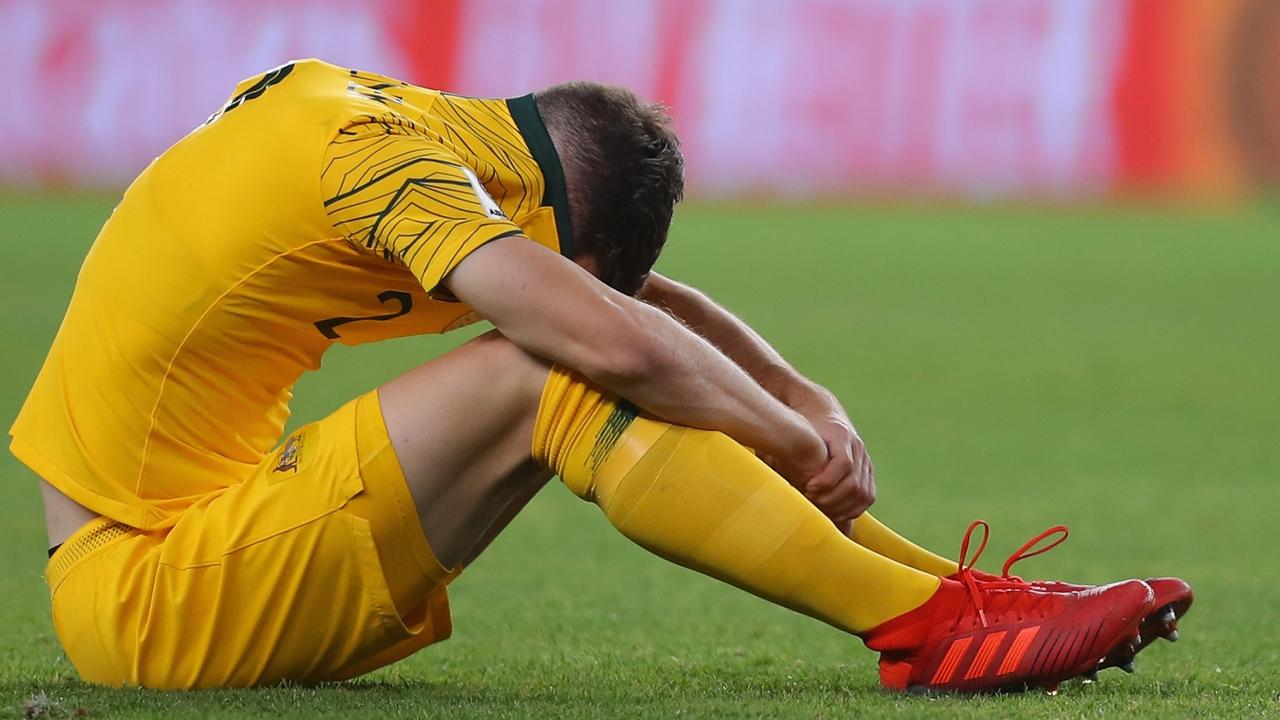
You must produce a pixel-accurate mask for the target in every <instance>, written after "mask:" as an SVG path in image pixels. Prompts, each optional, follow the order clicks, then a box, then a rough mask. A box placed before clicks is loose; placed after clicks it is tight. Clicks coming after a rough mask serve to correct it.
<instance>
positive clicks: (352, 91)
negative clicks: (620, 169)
mask: <svg viewBox="0 0 1280 720" xmlns="http://www.w3.org/2000/svg"><path fill="white" fill-rule="evenodd" d="M517 233H520V234H523V235H524V236H526V237H528V238H530V239H532V240H533V241H535V242H538V243H540V244H542V245H545V246H547V247H549V248H551V249H553V250H557V251H560V252H562V253H563V254H565V255H567V256H571V255H572V248H571V245H570V230H569V223H568V206H567V202H566V198H565V188H564V177H563V172H562V169H561V166H560V161H559V159H558V158H557V156H556V152H555V149H554V147H553V146H552V144H551V139H550V137H549V136H548V134H547V131H546V128H545V127H544V126H543V124H542V121H541V119H540V117H539V115H538V111H537V109H536V107H535V105H534V102H533V96H532V95H529V96H525V97H521V98H513V99H507V100H493V99H483V98H468V97H461V96H457V95H451V94H448V93H442V92H439V91H436V90H429V89H425V88H421V87H415V86H412V85H409V84H407V83H404V82H401V81H399V80H395V79H392V78H388V77H384V76H381V75H375V74H370V73H365V72H359V71H356V70H349V69H346V68H340V67H336V66H333V65H330V64H328V63H324V62H321V61H318V60H303V61H296V62H292V63H289V64H286V65H282V66H281V67H279V68H276V69H274V70H271V71H270V72H267V73H266V74H264V75H262V76H260V77H257V78H251V79H249V80H246V81H244V82H243V83H241V84H240V85H239V86H238V87H237V88H236V89H235V92H234V94H233V95H232V97H231V98H230V99H229V100H228V102H227V103H226V104H225V106H224V107H223V108H222V109H221V110H219V111H218V112H217V113H215V114H214V115H213V116H212V117H211V118H209V120H208V121H207V122H206V123H205V124H204V125H202V126H200V127H199V128H197V129H196V130H194V131H193V132H192V133H190V134H189V135H187V136H186V137H184V138H183V139H182V140H180V141H178V143H177V144H175V145H174V146H173V147H171V148H170V149H169V150H168V151H166V152H165V153H164V154H162V155H161V156H160V157H159V158H157V159H156V160H155V161H154V162H152V163H151V165H150V166H149V167H147V169H146V170H145V171H143V173H142V174H141V175H140V176H139V177H138V178H137V180H135V181H134V182H133V184H132V185H131V186H130V187H129V189H128V190H127V191H126V192H125V194H124V197H123V199H122V200H121V201H120V204H119V205H118V206H117V207H116V209H115V211H114V212H113V213H112V215H111V217H110V219H109V220H108V221H107V222H106V224H105V225H104V226H103V228H102V230H101V232H100V233H99V235H98V237H97V239H96V240H95V242H94V244H93V247H92V248H91V249H90V250H89V254H88V256H87V257H86V258H85V261H84V265H83V267H82V268H81V270H80V274H79V277H78V279H77V281H76V288H75V292H74V294H73V296H72V298H71V303H70V306H69V307H68V309H67V313H66V316H65V317H64V319H63V321H62V326H61V328H60V329H59V331H58V334H57V337H56V338H55V340H54V343H53V347H52V348H51V350H50V351H49V355H48V357H47V358H46V360H45V363H44V366H43V367H42V369H41V371H40V374H39V375H38V377H37V378H36V381H35V385H34V387H33V388H32V389H31V393H30V395H29V396H28V397H27V400H26V403H25V404H24V405H23V408H22V410H21V412H20V413H19V415H18V418H17V420H16V421H15V423H14V425H13V427H12V428H11V430H10V434H11V435H12V444H11V449H12V451H13V453H14V455H16V456H17V457H18V458H19V459H20V460H22V461H23V462H24V463H26V464H27V465H28V466H29V467H31V468H32V469H33V470H34V471H35V472H36V473H37V474H39V475H40V476H41V477H43V478H44V479H45V480H46V481H47V482H49V483H50V484H52V485H53V486H54V487H56V488H58V489H59V490H61V491H62V492H63V493H65V494H66V495H68V496H69V497H71V498H72V499H74V500H75V501H76V502H78V503H80V504H81V505H83V506H85V507H87V508H89V509H90V510H92V511H94V512H96V513H98V514H101V515H103V516H106V517H109V518H112V519H114V520H116V521H119V522H121V523H124V524H127V525H130V526H133V527H137V528H141V529H155V528H162V527H167V526H169V525H171V524H172V523H173V522H175V521H176V516H177V514H178V513H180V512H181V511H182V510H184V509H186V508H187V507H189V506H190V505H191V504H192V503H194V502H195V501H196V500H197V499H199V498H202V497H205V496H208V495H209V494H210V493H216V492H218V491H220V490H222V489H225V488H226V487H228V486H230V485H232V484H235V483H237V482H240V481H241V480H242V479H243V478H245V477H247V476H248V475H249V474H250V473H251V472H252V471H253V469H254V468H255V466H257V465H258V463H259V462H260V461H261V460H262V459H263V457H264V456H265V454H266V453H267V452H269V451H270V450H271V448H272V447H273V446H274V445H275V443H276V442H277V441H278V440H279V438H280V436H281V434H282V433H283V430H284V426H285V421H286V420H287V418H288V416H289V401H290V399H291V397H292V387H293V385H294V383H295V382H296V381H297V379H298V378H299V376H301V374H302V373H303V372H305V371H307V370H314V369H316V368H317V367H319V366H320V359H321V356H322V355H323V354H324V352H325V351H326V350H327V349H328V348H329V347H330V346H332V345H333V344H334V343H344V344H349V345H354V344H359V343H365V342H370V341H375V340H382V339H384V338H392V337H399V336H404V335H412V334H419V333H436V332H446V331H448V330H451V329H453V328H455V327H459V326H461V325H464V324H467V323H468V322H471V321H473V320H475V319H476V318H475V315H474V313H472V311H471V309H470V308H468V307H466V306H465V305H463V304H461V303H458V302H456V301H453V300H452V298H450V297H449V296H448V293H447V292H444V289H443V288H438V287H437V286H438V285H439V283H440V281H441V279H442V278H444V277H445V276H446V275H447V274H448V273H449V271H450V270H451V269H452V268H453V267H455V266H456V265H457V264H458V263H459V262H460V261H461V260H462V259H463V258H465V257H466V256H467V254H468V253H470V252H471V251H473V250H475V249H476V248H478V247H480V246H481V245H483V244H484V243H486V242H489V241H490V240H493V239H495V238H499V237H503V236H507V235H513V234H517Z"/></svg>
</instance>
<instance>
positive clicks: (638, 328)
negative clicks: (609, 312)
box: [581, 310, 663, 391]
mask: <svg viewBox="0 0 1280 720" xmlns="http://www.w3.org/2000/svg"><path fill="white" fill-rule="evenodd" d="M639 314H641V315H644V314H647V313H646V312H645V311H643V310H642V311H641V312H640V313H639ZM590 355H591V357H590V358H589V359H588V360H587V362H586V363H585V364H584V366H583V367H582V368H581V370H582V372H583V374H585V375H586V376H587V377H589V378H591V379H592V380H594V381H596V382H598V383H600V384H601V385H604V386H605V387H608V388H610V389H613V390H615V391H619V390H625V389H626V388H630V387H635V386H636V385H641V384H644V383H646V382H648V381H649V380H650V379H652V378H653V377H655V376H657V375H660V374H661V373H662V372H663V356H662V353H661V351H660V348H658V347H657V344H656V343H655V342H654V341H653V338H652V337H651V333H650V332H648V330H647V328H646V323H645V319H644V318H643V317H634V316H632V313H621V314H620V316H619V317H618V318H617V319H616V321H615V322H613V323H611V326H610V328H609V331H608V332H606V333H601V334H600V335H597V336H596V337H595V338H594V341H593V342H592V351H591V353H590Z"/></svg>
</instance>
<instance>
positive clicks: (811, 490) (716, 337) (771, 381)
mask: <svg viewBox="0 0 1280 720" xmlns="http://www.w3.org/2000/svg"><path fill="white" fill-rule="evenodd" d="M640 298H641V299H642V300H644V301H645V302H648V303H651V304H653V305H656V306H657V307H660V308H663V309H665V310H667V311H668V312H670V313H671V314H672V315H674V316H676V317H678V318H680V320H681V321H682V322H684V323H685V324H686V325H687V326H688V327H689V328H690V329H691V330H693V331H694V332H696V333H698V334H699V335H701V336H702V337H704V338H706V339H707V340H708V341H710V342H711V343H712V344H713V345H715V346H716V347H718V348H720V350H721V351H723V352H724V353H725V354H726V355H728V356H729V357H730V358H731V359H732V360H733V361H734V362H735V363H737V364H738V365H739V366H740V367H742V369H743V370H745V371H746V372H747V373H748V374H749V375H751V377H753V378H755V380H756V381H757V382H759V383H760V385H761V386H763V387H764V388H765V389H766V390H768V391H769V392H770V394H772V395H773V396H774V397H776V398H778V399H779V400H780V401H782V402H783V403H785V404H786V405H787V406H788V407H790V408H792V409H794V410H796V411H797V412H799V413H800V414H801V415H803V416H804V417H805V418H806V419H807V420H808V421H809V422H810V423H811V424H812V425H813V427H814V430H815V431H816V432H818V434H819V435H821V436H822V439H823V441H824V443H825V444H826V446H827V452H828V455H829V459H828V462H827V464H826V466H825V467H824V468H823V469H822V471H820V472H819V473H817V474H816V475H815V476H814V477H813V478H811V479H810V480H809V482H808V483H807V484H806V485H805V486H804V488H803V489H804V491H805V494H806V495H807V496H808V497H809V499H810V500H812V501H813V502H814V504H815V505H817V506H818V507H819V508H821V509H822V510H823V511H824V512H826V513H827V514H828V515H829V516H830V517H831V518H832V519H833V520H835V521H837V522H844V521H846V520H849V519H851V518H854V517H857V516H858V515H861V514H862V512H863V511H865V510H866V509H867V508H868V507H870V506H871V504H872V503H874V502H875V492H876V486H875V469H874V467H873V466H872V464H871V458H870V456H869V455H868V454H867V449H866V446H865V445H864V444H863V442H862V438H861V437H859V436H858V432H857V430H855V429H854V427H853V423H851V422H850V421H849V416H848V414H847V413H846V412H845V410H844V408H843V407H842V406H841V404H840V401H839V400H838V399H836V397H835V395H833V394H832V393H831V392H829V391H828V390H827V389H826V388H824V387H822V386H821V385H818V384H817V383H815V382H813V381H811V380H809V379H808V378H806V377H805V376H803V375H801V374H800V373H799V372H798V371H797V370H796V369H795V368H794V367H792V366H791V364H790V363H788V362H787V361H786V360H785V359H783V357H782V355H781V354H779V353H778V351H777V350H775V349H774V348H773V346H771V345H770V344H769V343H768V341H766V340H765V339H764V338H763V337H761V336H760V334H759V333H757V332H756V331H755V330H753V329H751V327H750V326H748V325H747V324H746V323H744V322H743V321H742V320H740V319H738V318H737V317H736V316H734V315H733V313H731V312H729V311H728V310H726V309H724V308H723V307H721V306H720V305H719V304H717V303H716V302H715V301H714V300H712V299H711V298H709V297H708V296H707V295H706V294H704V293H702V292H701V291H699V290H697V289H695V288H693V287H690V286H688V285H685V284H683V283H680V282H676V281H675V280H671V279H670V278H666V277H663V276H661V275H659V274H657V273H650V274H649V278H648V280H647V281H646V282H645V285H644V287H643V288H642V289H641V290H640Z"/></svg>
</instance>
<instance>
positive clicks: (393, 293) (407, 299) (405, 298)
mask: <svg viewBox="0 0 1280 720" xmlns="http://www.w3.org/2000/svg"><path fill="white" fill-rule="evenodd" d="M378 302H380V303H382V304H383V305H386V304H387V303H390V302H395V303H398V304H399V305H400V307H399V308H398V309H397V310H396V311H395V312H389V313H387V314H385V315H370V316H368V317H332V318H328V319H327V320H317V321H316V329H317V330H319V331H320V334H321V335H323V336H325V337H327V338H329V339H330V340H337V339H338V338H339V337H340V336H339V335H338V326H339V325H346V324H347V323H350V322H359V321H361V320H375V321H380V322H381V321H386V320H394V319H396V318H398V317H400V316H401V315H405V314H407V313H408V312H409V311H410V310H412V309H413V296H412V295H410V294H409V293H407V292H401V291H399V290H384V291H382V292H380V293H378Z"/></svg>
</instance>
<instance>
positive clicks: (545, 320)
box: [444, 236, 826, 483]
mask: <svg viewBox="0 0 1280 720" xmlns="http://www.w3.org/2000/svg"><path fill="white" fill-rule="evenodd" d="M444 284H445V285H446V286H447V287H448V288H449V290H450V291H451V292H452V293H453V294H454V295H456V296H457V297H458V298H459V299H460V300H462V301H463V302H465V303H467V304H468V305H470V306H471V307H472V308H473V309H475V310H476V311H477V312H479V313H480V314H481V315H482V316H484V317H485V318H487V319H488V320H489V321H490V322H492V323H493V324H494V326H495V327H496V328H497V329H498V330H499V331H501V332H502V334H503V335H505V336H506V337H507V338H508V339H510V340H511V341H512V342H514V343H516V344H517V345H519V346H520V347H522V348H524V349H525V350H527V351H529V352H531V353H533V354H535V355H539V356H541V357H545V358H548V359H550V360H553V361H555V362H558V363H561V364H563V365H566V366H568V367H571V368H573V369H575V370H578V371H579V372H581V373H582V374H583V375H585V376H587V377H588V378H590V379H591V380H593V381H595V382H597V383H599V384H600V385H603V386H604V387H607V388H609V389H610V390H612V391H613V392H615V393H617V394H618V395H620V396H623V397H626V398H627V399H628V400H631V401H632V402H634V403H636V404H637V405H639V406H640V407H642V408H644V409H645V410H648V411H650V412H652V413H654V414H656V415H658V416H660V417H663V418H665V419H667V420H669V421H671V422H675V423H679V424H682V425H690V426H693V427H700V428H706V429H711V430H719V431H721V432H724V433H725V434H726V435H729V436H730V437H732V438H734V439H735V440H737V441H738V442H741V443H743V444H744V445H747V446H749V447H752V448H756V449H758V450H760V451H762V452H765V453H767V454H769V455H771V456H773V457H775V458H776V459H777V460H778V461H779V463H780V470H782V471H783V473H784V474H785V475H787V477H788V479H790V480H792V481H793V482H797V483H803V482H804V481H805V480H807V479H808V478H809V477H810V476H811V475H812V474H813V473H815V472H817V471H818V470H819V469H821V468H822V467H823V464H824V462H825V456H826V451H825V449H824V446H823V442H822V440H821V438H820V437H819V436H818V435H817V433H816V432H815V431H814V430H813V428H812V426H811V425H810V423H809V422H807V421H806V420H805V419H804V418H803V417H801V416H800V414H799V413H797V412H796V411H794V410H792V409H791V408H789V407H787V406H786V405H785V404H783V403H782V402H780V401H778V400H777V399H776V398H775V397H774V396H772V395H771V394H770V393H769V392H767V391H766V390H765V389H764V388H762V387H761V386H760V385H759V384H758V383H757V382H756V381H755V380H753V379H752V378H751V376H750V375H748V374H747V373H746V372H745V371H744V370H743V369H742V368H741V367H739V366H738V365H737V364H735V363H734V362H733V361H732V360H730V359H729V358H727V357H725V356H724V355H723V354H722V353H721V352H719V351H718V350H716V348H715V347H713V346H712V345H711V344H710V343H708V342H707V341H706V340H704V339H703V338H701V337H699V336H698V335H696V334H695V333H693V332H691V331H689V330H688V329H687V328H685V327H684V326H683V325H681V324H680V323H679V322H676V321H675V320H673V319H672V318H670V317H669V316H668V315H667V314H666V313H664V312H662V311H661V310H658V309H657V308H654V307H652V306H650V305H648V304H646V303H643V302H640V301H639V300H636V299H634V298H631V297H627V296H626V295H623V294H621V293H619V292H617V291H615V290H612V289H611V288H609V287H608V286H606V285H604V284H603V283H601V282H600V281H598V280H596V279H595V278H594V277H592V276H591V275H590V274H589V273H587V271H585V270H583V269H582V268H580V267H578V266H577V265H575V264H573V263H571V262H569V261H567V260H565V259H564V258H562V257H560V256H558V255H556V254H555V253H554V252H552V251H550V250H548V249H546V248H544V247H542V246H540V245H538V244H536V243H533V242H530V241H529V240H528V239H526V238H523V237H518V236H512V237H506V238H500V239H498V240H494V241H492V242H490V243H488V244H487V245H485V246H483V247H481V248H479V249H477V250H475V251H474V252H472V253H471V254H470V255H468V256H467V257H466V258H465V259H464V260H463V261H462V262H461V263H460V264H459V265H458V266H457V267H456V268H455V269H454V270H453V271H452V272H451V273H450V274H449V276H448V277H446V278H445V280H444Z"/></svg>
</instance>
